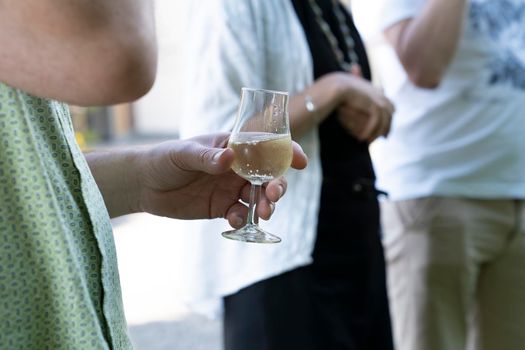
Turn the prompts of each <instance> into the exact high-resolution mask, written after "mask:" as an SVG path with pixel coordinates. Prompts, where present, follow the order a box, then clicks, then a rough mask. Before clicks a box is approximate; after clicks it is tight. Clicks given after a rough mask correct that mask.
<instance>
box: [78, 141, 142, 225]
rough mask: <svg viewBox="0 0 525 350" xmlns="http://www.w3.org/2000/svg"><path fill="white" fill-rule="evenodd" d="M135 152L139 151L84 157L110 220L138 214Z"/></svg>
mask: <svg viewBox="0 0 525 350" xmlns="http://www.w3.org/2000/svg"><path fill="white" fill-rule="evenodd" d="M137 152H140V151H136V150H119V151H94V152H90V153H86V154H85V157H86V160H87V162H88V165H89V168H90V169H91V173H92V175H93V177H94V179H95V182H96V183H97V186H98V188H99V190H100V192H101V193H102V197H103V198H104V203H105V204H106V207H107V209H108V212H109V215H110V217H112V218H113V217H117V216H121V215H126V214H131V213H136V212H138V211H140V210H139V205H138V198H139V188H140V187H139V182H138V180H137V178H136V175H137V172H138V169H135V164H136V158H137V154H138V153H137Z"/></svg>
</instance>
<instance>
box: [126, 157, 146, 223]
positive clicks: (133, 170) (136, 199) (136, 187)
mask: <svg viewBox="0 0 525 350" xmlns="http://www.w3.org/2000/svg"><path fill="white" fill-rule="evenodd" d="M144 152H145V151H144V150H143V149H140V150H128V151H126V152H125V154H124V155H123V158H122V163H121V166H122V169H121V174H122V183H123V185H124V186H123V189H122V191H123V200H124V203H125V204H124V206H123V207H124V211H125V214H133V213H139V212H143V211H144V210H143V208H142V204H141V200H140V198H141V192H142V185H143V184H142V181H141V178H143V175H142V171H144V167H143V166H142V165H141V164H142V163H143V159H144Z"/></svg>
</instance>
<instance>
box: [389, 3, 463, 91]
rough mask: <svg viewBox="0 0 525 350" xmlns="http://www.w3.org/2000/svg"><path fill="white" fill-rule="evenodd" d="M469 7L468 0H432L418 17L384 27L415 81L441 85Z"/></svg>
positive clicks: (429, 84)
mask: <svg viewBox="0 0 525 350" xmlns="http://www.w3.org/2000/svg"><path fill="white" fill-rule="evenodd" d="M466 11H467V1H466V0H447V1H443V0H429V1H427V2H426V4H425V6H424V8H423V10H422V11H421V13H420V14H419V15H418V16H417V17H415V18H412V19H407V20H404V21H401V22H399V23H397V24H394V25H393V26H391V27H390V28H387V29H386V30H385V32H384V33H385V36H386V38H387V40H388V41H389V42H390V44H391V45H392V47H393V48H394V50H395V51H396V53H397V56H398V57H399V60H400V61H401V64H402V65H403V67H404V69H405V71H406V72H407V74H408V77H409V79H410V80H411V81H412V83H414V85H416V86H418V87H421V88H428V89H432V88H436V87H437V86H439V84H440V82H441V79H442V78H443V75H444V74H445V73H446V70H447V68H448V66H449V65H450V62H451V61H452V59H453V58H454V55H455V53H456V50H457V47H458V43H459V39H460V38H461V37H462V33H463V28H464V22H465V14H466Z"/></svg>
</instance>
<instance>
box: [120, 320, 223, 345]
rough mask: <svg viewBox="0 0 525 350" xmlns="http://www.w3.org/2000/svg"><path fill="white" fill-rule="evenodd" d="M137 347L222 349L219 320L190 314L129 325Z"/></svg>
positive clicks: (132, 338)
mask: <svg viewBox="0 0 525 350" xmlns="http://www.w3.org/2000/svg"><path fill="white" fill-rule="evenodd" d="M129 332H130V336H131V340H132V341H133V344H134V347H135V350H221V348H222V347H221V345H222V337H221V332H222V326H221V322H220V321H213V320H209V319H208V318H206V317H203V316H198V315H189V316H187V317H184V318H182V319H180V320H177V321H172V322H152V323H146V324H143V325H136V326H130V328H129Z"/></svg>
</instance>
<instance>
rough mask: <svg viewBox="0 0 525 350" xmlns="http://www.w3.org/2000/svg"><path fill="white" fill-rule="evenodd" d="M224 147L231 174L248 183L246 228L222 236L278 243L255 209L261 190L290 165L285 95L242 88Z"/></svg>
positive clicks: (290, 145) (290, 154) (290, 153)
mask: <svg viewBox="0 0 525 350" xmlns="http://www.w3.org/2000/svg"><path fill="white" fill-rule="evenodd" d="M228 147H229V148H231V149H233V151H234V153H235V159H234V162H233V165H232V168H233V171H235V173H237V174H238V175H239V176H241V177H243V178H244V179H246V180H248V181H250V183H251V190H250V204H249V210H248V218H247V220H246V225H245V226H244V227H242V228H240V229H237V230H232V231H226V232H223V233H222V235H223V236H224V237H226V238H229V239H233V240H238V241H243V242H252V243H278V242H280V241H281V239H280V238H279V237H277V236H275V235H273V234H271V233H269V232H266V231H264V230H263V229H262V228H260V227H259V225H258V217H257V213H256V210H255V209H256V203H257V201H258V199H259V196H260V192H261V186H262V185H263V184H264V183H266V182H268V181H271V180H273V179H275V178H277V177H279V176H281V175H283V174H284V173H285V171H286V170H287V169H288V168H289V167H290V164H291V162H292V139H291V136H290V122H289V119H288V94H287V93H286V92H279V91H270V90H263V89H251V88H242V93H241V102H240V104H239V109H238V111H237V117H236V120H235V126H234V127H233V131H232V134H231V136H230V140H229V142H228Z"/></svg>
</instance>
